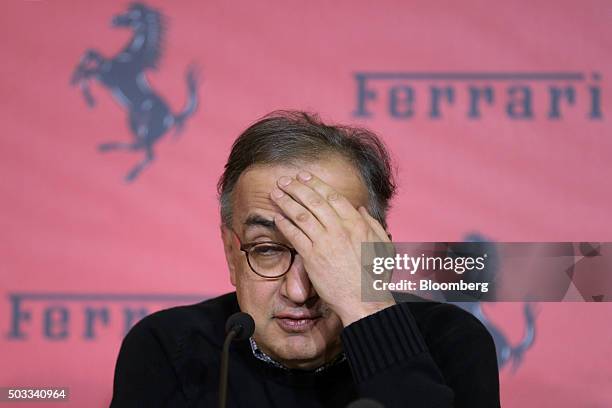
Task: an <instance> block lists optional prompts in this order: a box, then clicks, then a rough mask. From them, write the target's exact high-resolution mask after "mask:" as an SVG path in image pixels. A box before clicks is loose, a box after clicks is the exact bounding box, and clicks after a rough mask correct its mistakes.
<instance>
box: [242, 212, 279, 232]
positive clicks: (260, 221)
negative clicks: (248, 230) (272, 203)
mask: <svg viewBox="0 0 612 408" xmlns="http://www.w3.org/2000/svg"><path fill="white" fill-rule="evenodd" d="M244 225H246V226H247V227H264V228H268V229H272V230H275V231H276V224H275V223H274V220H270V219H268V218H264V217H262V216H261V215H258V214H252V215H249V216H248V217H247V219H246V221H245V222H244Z"/></svg>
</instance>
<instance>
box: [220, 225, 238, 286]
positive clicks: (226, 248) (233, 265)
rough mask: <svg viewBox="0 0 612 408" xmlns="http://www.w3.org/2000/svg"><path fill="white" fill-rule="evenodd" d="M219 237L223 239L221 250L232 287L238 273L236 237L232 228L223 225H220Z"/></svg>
mask: <svg viewBox="0 0 612 408" xmlns="http://www.w3.org/2000/svg"><path fill="white" fill-rule="evenodd" d="M221 239H222V240H223V252H224V253H225V260H226V261H227V267H228V268H229V273H230V281H231V282H232V285H234V287H235V286H236V274H237V273H238V264H237V261H236V256H235V255H236V249H238V248H237V247H236V244H237V242H236V238H234V233H233V232H232V230H230V229H229V228H227V227H226V226H225V225H221Z"/></svg>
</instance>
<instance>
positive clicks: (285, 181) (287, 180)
mask: <svg viewBox="0 0 612 408" xmlns="http://www.w3.org/2000/svg"><path fill="white" fill-rule="evenodd" d="M290 183H291V179H290V178H289V177H287V176H283V177H281V178H279V179H278V184H279V185H281V186H283V187H285V186H288V185H289V184H290Z"/></svg>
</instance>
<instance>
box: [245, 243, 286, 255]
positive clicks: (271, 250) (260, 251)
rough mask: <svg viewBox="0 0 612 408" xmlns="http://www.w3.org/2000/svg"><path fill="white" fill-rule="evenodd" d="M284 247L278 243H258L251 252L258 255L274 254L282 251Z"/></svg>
mask: <svg viewBox="0 0 612 408" xmlns="http://www.w3.org/2000/svg"><path fill="white" fill-rule="evenodd" d="M284 250H285V249H284V248H283V247H281V246H278V245H258V246H256V247H254V248H253V251H252V252H253V254H254V255H258V256H274V255H280V254H281V253H283V252H284Z"/></svg>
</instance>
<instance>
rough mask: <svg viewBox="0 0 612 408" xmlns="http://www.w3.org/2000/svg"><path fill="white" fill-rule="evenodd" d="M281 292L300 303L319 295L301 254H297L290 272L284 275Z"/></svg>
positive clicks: (292, 300) (294, 301)
mask: <svg viewBox="0 0 612 408" xmlns="http://www.w3.org/2000/svg"><path fill="white" fill-rule="evenodd" d="M281 294H282V295H283V296H284V297H286V298H287V299H288V300H290V301H291V302H293V303H295V304H299V305H301V304H304V303H306V302H307V301H308V300H309V299H310V298H312V297H314V296H316V295H317V293H316V292H315V289H314V287H313V286H312V282H310V279H309V278H308V274H307V273H306V269H304V264H303V262H302V257H301V256H300V255H299V254H298V255H296V257H295V260H294V261H293V265H291V269H289V272H287V274H286V275H285V276H283V284H282V286H281Z"/></svg>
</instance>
